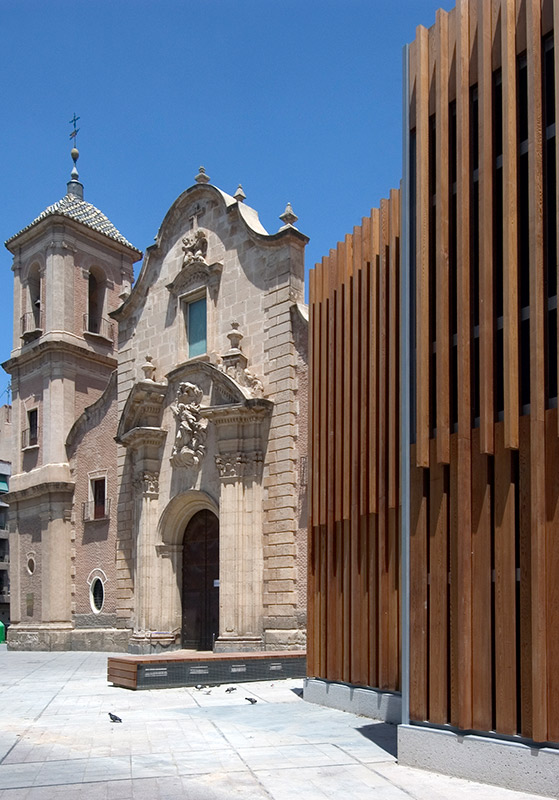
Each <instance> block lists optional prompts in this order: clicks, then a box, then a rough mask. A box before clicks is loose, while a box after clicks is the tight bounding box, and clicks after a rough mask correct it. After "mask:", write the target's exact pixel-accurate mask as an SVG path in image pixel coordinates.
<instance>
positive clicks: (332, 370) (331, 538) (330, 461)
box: [322, 250, 342, 676]
mask: <svg viewBox="0 0 559 800" xmlns="http://www.w3.org/2000/svg"><path fill="white" fill-rule="evenodd" d="M327 266H328V274H327V276H326V278H325V281H324V282H323V285H324V286H325V287H326V291H327V296H326V298H325V299H324V301H323V303H324V306H325V308H326V314H327V326H328V328H327V332H328V362H327V365H326V366H327V374H328V407H327V408H328V416H327V418H325V419H324V420H323V421H322V424H323V425H324V426H326V427H327V431H328V435H327V441H326V445H327V456H326V463H327V475H326V486H327V504H326V526H327V537H328V562H327V570H328V586H327V592H328V598H327V631H328V633H327V636H328V643H327V651H326V653H327V670H328V673H329V674H331V675H336V676H339V675H340V674H341V665H340V654H341V638H342V637H341V620H340V615H339V606H340V603H341V598H342V585H341V580H340V578H341V573H340V564H339V555H338V539H339V532H338V526H337V520H336V517H335V513H334V511H335V496H336V488H337V487H336V478H337V477H338V476H337V474H336V468H335V466H334V464H335V457H336V452H335V443H336V438H335V428H336V425H337V414H336V412H337V410H338V409H337V408H336V400H337V397H336V392H335V377H336V374H337V370H338V369H339V365H338V359H337V354H338V346H337V341H336V314H335V311H336V291H335V286H336V279H337V253H336V251H335V250H331V251H330V256H329V258H328V260H327Z"/></svg>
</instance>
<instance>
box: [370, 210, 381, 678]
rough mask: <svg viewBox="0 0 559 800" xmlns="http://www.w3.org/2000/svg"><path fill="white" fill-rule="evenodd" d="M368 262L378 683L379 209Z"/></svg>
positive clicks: (373, 661) (373, 657) (374, 669)
mask: <svg viewBox="0 0 559 800" xmlns="http://www.w3.org/2000/svg"><path fill="white" fill-rule="evenodd" d="M370 234H371V238H370V264H369V269H368V272H369V321H370V328H369V351H370V358H369V409H368V411H369V443H370V446H369V512H370V513H369V517H368V539H369V542H368V558H369V562H368V564H369V608H368V610H369V641H370V642H371V646H370V652H369V685H370V686H378V685H379V661H380V659H379V638H380V635H381V633H380V630H381V628H380V617H379V596H380V588H379V587H380V580H379V575H380V564H379V551H378V538H379V517H378V508H379V504H378V480H377V474H378V470H377V458H378V441H379V439H378V436H379V428H378V380H379V379H378V375H379V359H378V352H379V346H378V342H379V336H378V291H379V261H380V255H379V253H380V244H379V242H380V212H379V210H378V209H376V208H374V209H372V211H371V225H370Z"/></svg>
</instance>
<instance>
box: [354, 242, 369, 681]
mask: <svg viewBox="0 0 559 800" xmlns="http://www.w3.org/2000/svg"><path fill="white" fill-rule="evenodd" d="M352 243H353V247H352V250H353V253H352V255H353V278H352V292H351V306H352V313H351V340H352V344H351V524H350V551H351V634H350V642H351V643H350V649H351V652H350V680H351V682H352V683H359V684H365V683H366V681H367V671H368V670H367V645H366V640H364V639H363V627H362V620H363V613H362V609H361V602H362V598H363V597H364V595H365V579H364V577H365V576H364V574H363V569H362V567H363V566H364V565H363V564H362V562H361V559H360V555H361V553H360V550H361V548H360V513H359V505H360V504H359V494H360V492H359V489H360V475H359V470H360V464H361V454H360V445H361V407H362V401H361V392H360V390H361V367H362V365H361V336H360V334H361V317H360V313H359V312H360V308H361V302H360V300H361V290H362V287H361V262H362V229H361V227H360V226H355V227H354V229H353V237H352Z"/></svg>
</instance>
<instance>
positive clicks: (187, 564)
mask: <svg viewBox="0 0 559 800" xmlns="http://www.w3.org/2000/svg"><path fill="white" fill-rule="evenodd" d="M218 635H219V522H218V519H217V517H216V515H215V514H213V513H212V512H211V511H208V510H207V509H203V510H202V511H198V512H197V513H196V514H194V516H193V517H192V519H191V520H190V522H189V523H188V525H187V526H186V530H185V532H184V538H183V555H182V634H181V638H182V647H184V648H187V649H189V650H211V649H212V648H213V642H214V640H215V639H217V637H218Z"/></svg>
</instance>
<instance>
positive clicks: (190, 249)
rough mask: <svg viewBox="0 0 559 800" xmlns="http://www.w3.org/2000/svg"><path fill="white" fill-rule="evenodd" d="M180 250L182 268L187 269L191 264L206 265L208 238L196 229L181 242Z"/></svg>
mask: <svg viewBox="0 0 559 800" xmlns="http://www.w3.org/2000/svg"><path fill="white" fill-rule="evenodd" d="M182 244H183V247H182V250H183V253H184V257H183V260H182V266H183V268H184V267H188V266H190V265H191V264H194V263H198V264H206V263H207V262H206V254H207V252H208V237H207V236H206V234H205V233H204V231H202V230H200V229H198V230H195V231H192V233H189V234H188V236H185V237H184V238H183V240H182Z"/></svg>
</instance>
